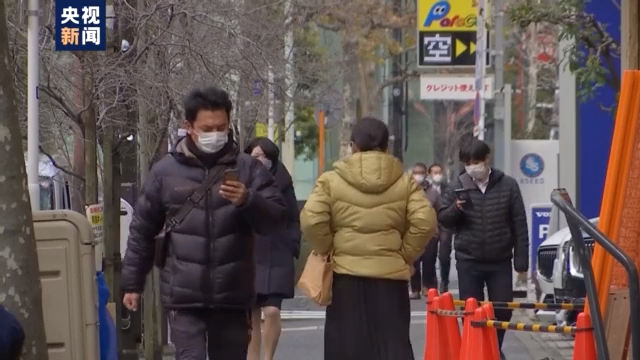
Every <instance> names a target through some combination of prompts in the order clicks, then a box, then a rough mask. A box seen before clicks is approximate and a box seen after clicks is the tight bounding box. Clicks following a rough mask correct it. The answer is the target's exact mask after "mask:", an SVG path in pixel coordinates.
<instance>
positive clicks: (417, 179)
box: [413, 175, 424, 184]
mask: <svg viewBox="0 0 640 360" xmlns="http://www.w3.org/2000/svg"><path fill="white" fill-rule="evenodd" d="M413 180H414V181H415V182H417V183H418V184H422V183H423V182H424V175H413Z"/></svg>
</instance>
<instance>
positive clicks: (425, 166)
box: [413, 162, 427, 171]
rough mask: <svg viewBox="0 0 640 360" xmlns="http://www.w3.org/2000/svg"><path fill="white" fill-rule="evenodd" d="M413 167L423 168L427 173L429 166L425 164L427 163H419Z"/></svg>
mask: <svg viewBox="0 0 640 360" xmlns="http://www.w3.org/2000/svg"><path fill="white" fill-rule="evenodd" d="M413 167H414V168H417V167H421V168H423V169H424V171H427V164H425V163H421V162H417V163H415V164H414V165H413Z"/></svg>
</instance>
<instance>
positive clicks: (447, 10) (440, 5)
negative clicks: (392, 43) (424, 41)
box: [417, 0, 486, 32]
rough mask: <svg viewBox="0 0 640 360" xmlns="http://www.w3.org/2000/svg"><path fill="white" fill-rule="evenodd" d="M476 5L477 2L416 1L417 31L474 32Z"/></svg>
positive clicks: (473, 0) (451, 0)
mask: <svg viewBox="0 0 640 360" xmlns="http://www.w3.org/2000/svg"><path fill="white" fill-rule="evenodd" d="M477 5H478V4H477V0H418V19H417V20H418V21H417V26H418V29H417V30H418V31H442V32H454V31H471V32H473V31H476V24H477ZM485 17H486V14H485Z"/></svg>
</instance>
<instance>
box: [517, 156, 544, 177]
mask: <svg viewBox="0 0 640 360" xmlns="http://www.w3.org/2000/svg"><path fill="white" fill-rule="evenodd" d="M520 172H522V175H524V176H521V177H520V179H519V180H520V184H544V177H542V176H541V175H542V173H543V172H544V159H542V156H540V155H538V154H536V153H529V154H526V155H525V156H523V157H522V159H520Z"/></svg>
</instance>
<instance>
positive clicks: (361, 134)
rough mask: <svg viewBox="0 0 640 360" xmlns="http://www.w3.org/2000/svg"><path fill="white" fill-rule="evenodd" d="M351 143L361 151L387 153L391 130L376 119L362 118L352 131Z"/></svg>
mask: <svg viewBox="0 0 640 360" xmlns="http://www.w3.org/2000/svg"><path fill="white" fill-rule="evenodd" d="M351 141H352V142H353V144H354V145H355V146H356V147H357V148H358V150H360V151H387V149H388V148H389V128H388V127H387V125H386V124H385V123H384V122H382V121H381V120H378V119H376V118H372V117H365V118H362V120H360V121H358V122H357V123H356V125H355V126H354V127H353V130H352V131H351Z"/></svg>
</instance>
